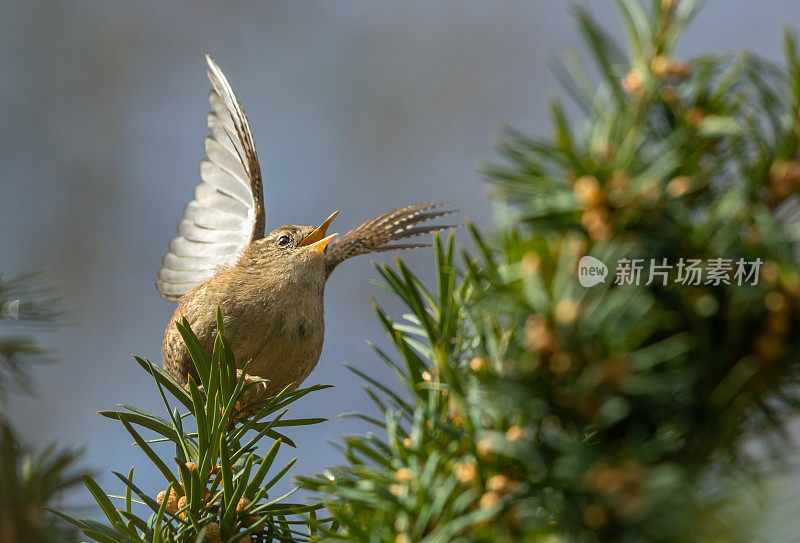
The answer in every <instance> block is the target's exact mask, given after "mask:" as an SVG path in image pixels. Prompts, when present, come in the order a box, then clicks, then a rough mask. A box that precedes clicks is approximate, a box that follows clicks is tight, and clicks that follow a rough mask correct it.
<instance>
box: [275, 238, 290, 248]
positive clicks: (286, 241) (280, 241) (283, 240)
mask: <svg viewBox="0 0 800 543" xmlns="http://www.w3.org/2000/svg"><path fill="white" fill-rule="evenodd" d="M289 241H291V240H290V239H289V236H281V237H279V238H278V245H280V246H281V247H285V246H286V245H289Z"/></svg>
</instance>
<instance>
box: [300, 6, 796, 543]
mask: <svg viewBox="0 0 800 543" xmlns="http://www.w3.org/2000/svg"><path fill="white" fill-rule="evenodd" d="M616 4H617V5H618V7H619V11H620V14H621V18H622V21H623V23H624V29H625V31H626V38H627V42H628V43H627V45H628V47H627V51H626V50H624V49H623V48H622V47H620V46H619V45H617V44H616V43H615V42H614V40H613V39H612V38H611V37H610V35H609V34H608V33H607V32H605V31H604V30H603V29H602V28H601V27H600V26H599V25H598V24H597V22H596V21H595V20H594V19H593V18H592V17H591V15H590V14H589V13H588V11H586V10H584V9H581V8H576V9H575V16H576V21H577V24H578V28H579V30H580V32H581V34H582V35H583V37H584V39H585V42H586V45H587V47H586V52H587V54H588V58H589V59H590V60H591V65H590V66H589V67H587V66H584V65H583V63H582V62H581V61H580V60H579V57H578V56H575V55H573V56H567V57H566V58H565V60H564V61H563V63H556V64H555V65H554V68H555V70H556V73H557V75H558V76H559V78H560V79H561V80H562V81H563V82H564V84H565V88H566V91H567V93H568V94H569V95H570V96H571V97H572V98H573V99H575V101H576V103H577V105H578V106H579V108H580V109H581V111H582V112H583V114H584V115H585V117H586V122H585V123H584V125H583V127H582V128H581V129H580V130H576V129H574V128H572V127H571V124H570V122H569V120H568V118H567V115H566V114H565V112H564V108H563V107H562V105H561V104H560V103H559V102H558V101H555V102H553V104H552V107H551V109H552V119H553V134H552V136H551V137H549V138H529V137H526V136H524V135H522V134H520V133H518V132H515V131H513V130H510V129H509V130H507V131H506V132H505V133H504V134H503V137H502V139H501V142H500V143H499V147H498V149H499V151H500V153H501V154H502V155H503V157H504V161H503V162H502V163H500V164H491V165H489V166H487V167H486V168H485V172H486V175H487V177H488V179H489V182H490V183H491V186H492V189H493V194H494V196H495V198H496V199H497V200H498V201H499V202H501V203H502V204H503V212H504V216H503V217H502V221H501V223H500V225H499V226H500V229H499V232H498V233H497V234H496V235H494V236H491V237H484V236H482V235H481V234H479V233H478V232H477V231H475V230H474V229H473V230H472V234H473V238H474V241H475V246H476V247H477V249H476V250H475V251H474V254H468V253H466V252H465V253H463V254H462V255H461V258H460V259H458V258H456V257H455V255H454V249H453V247H452V241H451V242H450V243H448V244H441V243H439V242H437V285H436V289H435V290H433V291H430V290H428V289H427V288H426V287H425V286H424V285H423V284H422V282H421V281H420V280H419V279H418V278H416V277H415V276H414V275H413V274H412V273H411V272H410V271H409V270H408V269H407V268H406V267H405V266H404V265H403V264H402V263H398V264H397V268H396V269H391V268H388V267H382V268H380V272H381V274H382V276H383V279H384V281H385V283H386V286H387V287H388V288H389V290H390V291H392V292H393V293H394V294H395V295H396V296H397V297H398V298H399V299H400V300H402V301H403V303H404V304H405V305H406V306H407V307H408V310H409V313H408V314H407V315H404V316H403V321H402V322H395V321H393V320H391V319H390V318H389V316H388V315H386V314H385V313H384V312H383V311H382V310H381V309H379V308H376V311H377V313H378V317H379V319H380V321H381V322H382V323H383V325H384V327H385V328H386V331H387V333H388V334H389V337H390V338H391V342H392V345H393V347H394V350H395V351H396V352H395V353H394V354H390V353H388V352H386V351H384V350H383V349H380V348H378V347H376V351H377V353H378V355H379V356H380V357H381V358H382V359H383V360H384V361H385V362H386V363H387V364H388V365H389V366H390V367H391V368H392V369H394V370H395V373H396V374H397V376H398V378H399V380H400V382H401V384H402V385H403V386H404V388H405V390H406V392H405V394H401V393H399V392H398V391H397V390H395V388H394V387H393V386H391V385H388V384H386V383H381V382H378V381H377V380H375V379H373V378H371V377H369V376H367V375H364V374H363V373H362V372H360V371H357V370H354V371H356V373H357V374H359V375H360V376H361V377H362V378H364V379H365V380H366V381H367V383H368V384H369V387H368V394H369V395H370V397H371V398H372V399H373V400H374V402H375V403H376V405H377V406H378V408H379V409H380V411H381V413H382V417H381V418H378V419H376V418H373V417H370V416H367V415H364V416H362V417H363V418H365V419H366V420H369V421H371V422H373V423H374V424H375V425H376V426H377V427H378V428H379V432H378V433H376V434H367V435H364V436H353V437H348V438H345V441H344V450H345V454H346V459H347V463H346V464H345V465H344V466H340V467H336V468H331V469H329V470H328V471H326V472H325V473H323V474H321V475H318V476H315V477H312V478H308V479H305V480H304V484H305V485H306V486H307V487H308V488H311V489H313V490H316V491H318V492H320V493H321V494H322V495H323V496H325V497H326V499H327V502H328V507H329V510H330V511H331V514H332V515H333V517H334V518H335V519H336V520H337V522H338V523H339V526H338V530H337V531H335V532H334V531H329V532H328V533H327V536H328V537H330V538H331V539H335V540H342V541H344V540H347V541H392V542H395V543H403V542H411V541H425V542H426V543H427V542H439V541H442V542H444V541H455V540H458V541H576V542H592V541H622V542H645V541H647V542H650V541H656V542H661V541H663V542H675V541H710V540H713V541H741V540H748V538H749V537H750V536H751V535H752V534H751V533H750V532H749V531H748V530H749V529H751V526H749V525H747V524H745V523H744V522H743V521H744V520H745V517H747V518H749V519H752V517H753V514H752V513H753V511H752V510H750V511H749V513H751V514H749V515H738V516H737V515H736V514H732V513H731V512H732V511H735V507H734V508H733V509H731V508H730V507H729V506H730V505H731V501H732V500H735V499H737V497H738V496H737V495H738V494H739V493H740V491H741V486H737V485H740V484H741V482H742V481H744V480H748V481H750V480H753V478H755V479H756V480H757V478H758V475H759V474H760V473H761V472H762V463H761V462H760V460H761V458H754V457H751V456H750V455H749V454H748V452H747V449H745V448H744V447H743V446H742V445H743V442H744V441H745V440H746V439H748V438H753V437H754V436H755V437H758V436H762V435H764V433H769V434H770V436H774V435H777V436H779V439H778V441H775V442H773V441H768V440H765V441H763V443H765V444H768V443H775V446H774V447H773V451H772V452H774V453H775V454H776V455H778V456H780V455H781V454H782V453H783V452H784V451H785V450H786V449H787V445H788V443H787V442H786V441H781V440H780V435H781V431H782V429H783V427H784V424H785V423H786V421H787V420H788V419H789V418H790V417H791V416H793V415H795V414H797V413H798V408H799V407H800V402H799V400H800V398H798V386H797V385H798V375H800V373H798V370H800V365H799V363H800V356H799V355H800V335H799V334H798V332H800V315H799V314H798V299H799V298H800V275H799V274H798V272H797V261H798V249H797V243H798V241H800V237H798V236H799V235H800V204H799V203H798V202H800V200H798V192H799V191H800V159H798V141H800V140H799V139H798V138H800V116H799V113H800V62H799V61H798V55H797V50H796V45H795V40H794V37H793V36H792V35H791V34H787V36H786V39H785V51H786V61H785V62H786V64H785V66H783V67H776V66H773V65H770V64H768V63H767V62H765V61H763V60H761V59H759V58H757V57H755V56H753V55H751V54H748V53H743V54H738V55H709V56H703V57H699V58H695V59H691V60H684V59H679V58H677V57H676V56H675V55H676V53H675V51H676V47H677V44H678V41H679V39H680V37H681V35H682V34H683V33H684V31H685V29H686V27H687V25H688V23H689V21H690V19H691V18H692V16H693V15H694V13H695V12H696V10H697V9H698V7H699V2H695V1H692V0H662V1H657V2H653V3H652V5H651V7H649V8H648V7H646V6H645V5H644V4H643V3H640V2H637V1H635V0H618V1H617V2H616ZM590 74H596V77H593V76H592V75H590ZM598 77H599V81H597V78H598ZM585 256H592V257H594V258H596V259H598V260H599V261H601V262H603V263H605V264H606V265H608V266H609V267H611V268H612V271H611V272H610V275H609V277H608V278H607V279H606V281H605V282H602V283H600V284H598V285H596V286H593V287H584V286H581V285H580V283H579V280H578V276H577V272H578V263H579V261H580V259H581V258H582V257H585ZM623 259H628V260H632V259H642V261H643V262H650V261H651V259H652V260H653V261H654V262H656V263H658V264H661V263H663V262H664V259H666V261H667V262H668V263H671V264H672V265H673V268H672V269H671V270H669V271H668V273H667V275H666V276H664V277H663V280H661V278H659V277H656V278H655V280H652V281H650V280H649V277H648V275H647V270H645V272H644V273H643V274H642V278H641V281H640V282H639V283H638V284H624V282H620V283H621V284H615V283H617V281H615V274H614V263H616V262H619V261H621V260H623ZM681 259H697V260H700V261H701V262H704V263H707V262H712V261H715V259H723V260H730V261H731V262H734V263H735V262H737V261H738V260H740V259H741V260H742V261H744V262H748V263H752V262H760V263H761V266H760V268H759V275H758V278H757V280H756V279H755V278H754V277H751V280H749V281H744V282H741V283H742V284H738V283H739V282H738V281H736V280H734V270H733V269H731V270H730V271H729V272H727V273H723V274H722V277H723V278H724V279H721V280H708V279H709V278H708V277H703V278H702V280H701V281H700V282H698V283H697V284H695V283H694V282H693V281H682V280H680V278H679V277H678V276H677V272H678V270H677V269H676V266H675V264H677V263H678V262H680V261H681Z"/></svg>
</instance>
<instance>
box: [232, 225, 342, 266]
mask: <svg viewBox="0 0 800 543" xmlns="http://www.w3.org/2000/svg"><path fill="white" fill-rule="evenodd" d="M338 214H339V212H338V211H334V212H333V213H331V215H330V216H329V217H328V218H327V219H325V221H323V223H322V224H320V225H319V226H297V225H288V226H281V227H280V228H276V229H275V230H273V231H272V232H270V233H269V234H268V235H266V236H265V237H263V238H261V239H259V240H256V241H254V242H253V243H251V244H250V246H249V247H248V248H247V249H246V250H245V252H244V253H243V254H242V257H241V259H240V261H239V262H240V264H244V265H246V266H247V265H251V266H257V267H268V268H269V269H271V270H272V271H274V272H275V273H281V272H283V273H288V274H298V273H299V274H303V275H306V274H308V273H309V272H312V271H316V270H317V269H319V270H320V271H323V273H324V269H325V247H326V246H327V245H328V243H330V241H331V240H332V239H333V238H335V237H336V236H337V235H338V234H331V235H326V234H327V231H328V227H329V226H330V224H331V222H332V221H333V219H334V218H335V217H336V215H338ZM323 277H324V275H323Z"/></svg>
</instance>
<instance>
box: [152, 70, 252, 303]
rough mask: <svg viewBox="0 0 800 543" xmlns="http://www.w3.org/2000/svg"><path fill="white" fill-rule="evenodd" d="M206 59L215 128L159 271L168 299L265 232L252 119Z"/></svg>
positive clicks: (159, 284) (160, 286)
mask: <svg viewBox="0 0 800 543" xmlns="http://www.w3.org/2000/svg"><path fill="white" fill-rule="evenodd" d="M206 61H207V62H208V72H207V74H208V79H209V80H210V81H211V86H212V89H211V92H210V93H209V96H208V101H209V102H210V103H211V111H210V112H209V114H208V129H209V130H210V132H211V134H210V135H209V136H206V140H205V148H206V158H204V159H203V160H202V161H201V162H200V177H201V178H202V179H203V182H202V183H200V184H199V185H197V187H196V188H195V191H194V200H192V201H191V202H189V205H187V206H186V209H185V210H184V213H183V220H182V221H181V222H180V223H179V224H178V234H179V235H178V237H177V238H175V239H173V240H172V241H171V242H170V244H169V252H168V253H167V254H166V255H165V256H164V258H163V259H162V264H163V267H162V268H161V270H160V271H159V272H158V281H156V288H158V291H159V292H160V293H161V296H162V297H164V298H166V299H167V300H178V299H180V298H181V296H183V295H184V294H185V293H186V292H187V291H188V290H190V289H191V288H192V287H194V286H196V285H198V284H200V283H202V282H203V281H205V280H207V279H209V278H210V277H212V276H213V275H214V273H215V270H216V269H218V268H219V267H220V266H224V265H226V264H228V263H231V262H232V261H234V260H235V259H236V258H237V257H238V256H239V254H240V253H241V251H242V250H243V249H244V248H245V247H247V245H249V244H250V243H251V242H252V241H254V240H256V239H260V238H263V237H264V196H263V187H262V184H261V167H260V166H259V164H258V156H257V155H256V148H255V145H254V144H253V134H252V132H251V131H250V123H248V122H247V116H246V115H245V113H244V109H242V105H241V104H240V103H239V101H238V100H237V99H236V96H235V95H234V94H233V90H232V89H231V86H230V84H229V83H228V80H227V79H225V75H224V74H223V73H222V71H221V70H220V69H219V66H217V64H216V62H214V59H212V58H211V57H210V56H208V55H206Z"/></svg>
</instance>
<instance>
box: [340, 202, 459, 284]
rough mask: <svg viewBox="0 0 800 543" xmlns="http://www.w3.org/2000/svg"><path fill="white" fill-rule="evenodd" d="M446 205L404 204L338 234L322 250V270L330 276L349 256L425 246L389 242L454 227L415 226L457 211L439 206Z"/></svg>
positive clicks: (421, 244) (424, 244) (429, 203)
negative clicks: (341, 234)
mask: <svg viewBox="0 0 800 543" xmlns="http://www.w3.org/2000/svg"><path fill="white" fill-rule="evenodd" d="M447 205H448V204H436V203H433V202H421V203H418V204H412V205H410V206H406V207H398V208H395V209H392V210H391V211H387V212H386V213H383V214H382V215H379V216H377V217H375V218H374V219H372V220H370V221H367V222H365V223H364V224H362V225H361V226H359V227H357V228H354V229H353V230H350V231H349V232H347V233H346V234H345V235H343V236H339V237H338V238H336V239H335V240H333V241H332V242H331V243H330V245H328V247H327V249H326V251H325V270H326V272H327V274H328V275H330V273H331V272H332V271H333V269H334V268H335V267H336V266H338V265H339V264H341V263H342V262H343V261H345V260H347V259H348V258H350V257H353V256H358V255H363V254H366V253H375V252H382V251H395V250H398V249H415V248H417V247H427V246H428V244H427V243H392V242H394V241H399V240H402V239H406V238H413V237H417V236H423V235H425V234H430V233H431V232H437V231H439V230H443V229H446V228H454V227H455V225H450V224H447V225H441V224H435V225H427V226H419V225H420V224H422V223H424V222H427V221H430V220H433V219H438V218H439V217H444V216H445V215H450V214H451V213H455V212H457V211H459V210H457V209H443V208H445V207H446V206H447Z"/></svg>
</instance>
